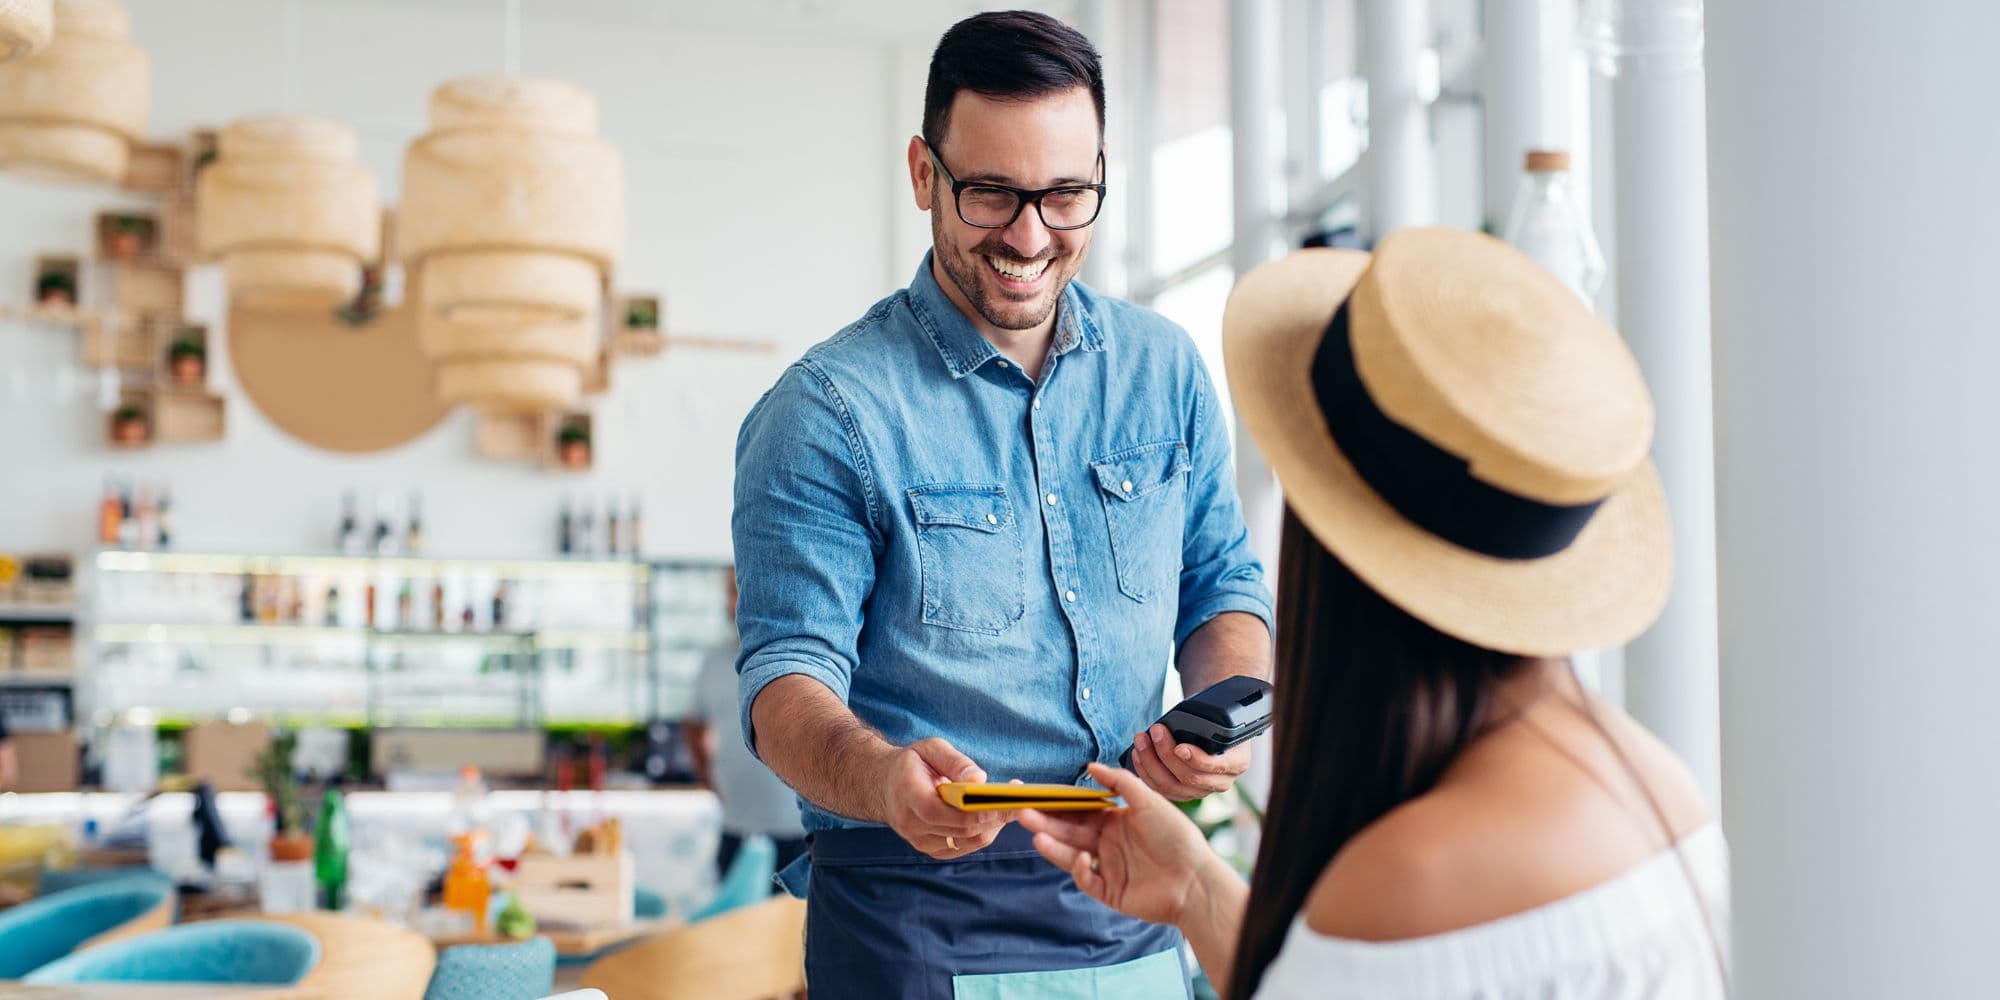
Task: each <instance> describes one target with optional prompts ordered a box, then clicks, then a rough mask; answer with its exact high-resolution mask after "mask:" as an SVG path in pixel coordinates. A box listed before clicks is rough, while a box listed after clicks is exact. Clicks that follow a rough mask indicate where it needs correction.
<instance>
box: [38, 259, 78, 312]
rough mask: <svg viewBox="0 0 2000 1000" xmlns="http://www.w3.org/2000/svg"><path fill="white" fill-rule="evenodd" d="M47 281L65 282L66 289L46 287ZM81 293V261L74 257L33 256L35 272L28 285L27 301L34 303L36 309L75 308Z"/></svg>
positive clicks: (57, 310)
mask: <svg viewBox="0 0 2000 1000" xmlns="http://www.w3.org/2000/svg"><path fill="white" fill-rule="evenodd" d="M49 282H66V283H67V290H66V291H64V290H62V289H61V288H60V287H56V288H51V287H46V286H47V283H49ZM82 293H83V262H82V261H79V260H77V259H76V258H75V257H37V258H35V274H34V277H33V278H32V279H31V280H30V282H29V285H28V301H29V302H31V303H34V307H35V308H36V309H46V310H49V311H54V312H61V311H64V310H71V309H75V308H76V307H77V304H78V303H79V302H80V301H81V300H82ZM64 299H67V301H63V300H64Z"/></svg>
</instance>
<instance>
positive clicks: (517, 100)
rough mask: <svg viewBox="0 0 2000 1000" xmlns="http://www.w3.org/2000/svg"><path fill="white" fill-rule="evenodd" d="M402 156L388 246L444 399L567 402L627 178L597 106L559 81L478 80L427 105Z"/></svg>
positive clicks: (613, 250) (451, 88) (527, 404)
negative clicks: (426, 117) (417, 133)
mask: <svg viewBox="0 0 2000 1000" xmlns="http://www.w3.org/2000/svg"><path fill="white" fill-rule="evenodd" d="M430 123H431V129H430V131H429V132H428V133H426V134H425V135H423V136H421V137H419V138H418V139H417V141H416V142H414V143H412V144H411V145H410V148H409V151H408V152H407V153H406V154H405V155H404V157H403V201H402V207H401V209H400V213H399V216H398V220H397V239H398V241H399V244H400V251H401V253H402V254H403V259H404V261H405V263H406V264H407V265H408V266H409V267H410V268H411V273H412V276H413V277H414V278H415V279H416V280H415V282H414V287H415V288H416V289H417V290H418V291H417V296H416V299H417V302H418V306H419V308H420V309H421V310H422V311H423V320H422V324H421V327H420V328H421V330H422V331H423V334H422V341H423V343H424V347H425V351H426V352H427V353H429V354H430V355H431V356H432V357H433V358H434V359H436V360H437V361H438V362H439V392H440V393H441V394H442V396H443V398H444V399H445V401H446V402H448V403H458V402H479V403H481V404H482V405H488V406H501V407H513V406H518V407H524V408H532V407H546V406H561V405H567V404H569V403H572V402H574V401H575V400H576V398H577V395H578V393H579V391H580V386H581V381H582V368H583V367H584V366H585V365H586V364H588V359H590V358H591V357H593V356H594V354H595V351H596V349H597V343H598V340H599V330H598V327H599V313H600V309H601V304H602V302H603V297H604V289H605V286H606V284H607V281H608V276H609V274H610V271H611V269H612V267H613V266H614V264H615V263H616V261H617V256H618V250H619V245H620V244H621V243H622V242H623V239H624V224H623V211H624V205H623V201H624V172H623V166H622V164H621V162H620V160H619V158H618V153H617V151H616V150H614V149H612V147H611V146H610V145H609V144H607V143H605V142H604V141H603V140H601V139H598V138H597V137H596V135H595V134H594V133H595V132H596V131H597V102H596V99H595V98H593V97H592V96H591V95H590V93H589V92H588V91H585V90H583V89H582V88H579V87H577V86H574V85H572V84H568V83H564V82H562V81H559V80H549V79H542V78H536V77H521V76H482V77H470V78H466V79H461V80H455V81H452V82H450V83H447V84H445V85H444V86H442V87H440V88H438V90H437V91H436V92H435V93H434V94H432V95H431V103H430Z"/></svg>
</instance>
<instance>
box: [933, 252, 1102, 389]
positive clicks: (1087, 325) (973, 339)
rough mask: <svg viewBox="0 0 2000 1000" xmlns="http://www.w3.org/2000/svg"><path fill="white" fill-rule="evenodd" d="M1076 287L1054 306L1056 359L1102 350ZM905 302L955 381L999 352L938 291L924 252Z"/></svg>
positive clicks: (1097, 331) (1098, 331)
mask: <svg viewBox="0 0 2000 1000" xmlns="http://www.w3.org/2000/svg"><path fill="white" fill-rule="evenodd" d="M1079 287H1080V286H1079V285H1078V283H1077V282H1075V281H1072V282H1070V283H1069V285H1068V287H1066V288H1064V289H1063V293H1062V300H1061V301H1060V302H1058V303H1057V304H1056V336H1055V343H1054V344H1053V345H1052V346H1051V348H1050V350H1051V351H1052V352H1053V353H1054V354H1056V355H1057V356H1061V355H1064V354H1068V353H1069V352H1070V351H1072V350H1074V349H1076V348H1079V347H1081V348H1083V349H1084V350H1086V351H1101V350H1103V349H1104V334H1103V331H1102V330H1101V329H1099V327H1098V325H1097V320H1096V318H1095V317H1094V316H1092V315H1091V312H1090V310H1089V309H1087V308H1085V307H1084V292H1082V291H1079ZM909 299H910V305H911V307H912V311H913V312H915V314H916V317H917V325H919V326H921V327H923V328H924V332H925V333H927V334H929V335H930V338H931V342H932V343H933V344H936V345H937V349H938V354H939V355H941V356H943V358H944V366H945V369H946V370H947V371H950V372H951V377H952V378H954V379H960V378H964V377H965V376H967V375H970V374H972V373H973V372H975V371H978V370H979V367H980V366H981V365H984V364H985V363H987V362H988V361H991V360H993V359H994V358H997V357H999V356H1000V349H999V348H997V347H994V346H993V343H992V341H989V340H987V339H986V338H985V337H982V336H980V335H979V331H978V330H975V329H973V327H972V321H971V320H969V319H967V318H965V314H964V313H962V312H959V311H958V306H957V305H956V304H954V303H953V302H952V301H951V299H950V298H949V297H948V296H946V295H945V293H944V289H943V288H940V287H938V283H937V276H936V275H934V274H932V273H931V254H930V253H929V252H926V253H925V254H924V260H923V263H922V264H919V265H918V266H917V275H916V277H915V278H912V279H911V280H910V287H909Z"/></svg>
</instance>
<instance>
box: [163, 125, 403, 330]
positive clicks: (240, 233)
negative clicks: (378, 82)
mask: <svg viewBox="0 0 2000 1000" xmlns="http://www.w3.org/2000/svg"><path fill="white" fill-rule="evenodd" d="M354 150H355V138H354V130H353V129H351V128H349V127H347V126H346V125H343V124H341V123H339V122H334V121H327V120H325V119H320V118H304V117H296V116H274V117H262V118H246V119H243V120H241V121H237V122H234V123H232V124H230V125H229V126H228V127H227V128H224V129H223V130H222V134H221V135H220V136H218V137H217V141H216V159H215V162H213V163H211V164H209V165H208V166H207V167H206V168H204V169H203V170H202V172H201V181H200V190H199V193H198V195H197V198H196V205H197V206H198V208H199V211H200V216H199V218H198V220H197V223H196V232H197V234H198V236H199V242H200V246H201V254H202V256H204V257H211V258H219V259H221V261H222V266H223V271H224V274H225V275H226V277H227V278H228V282H229V294H230V296H231V298H233V299H235V300H236V301H237V302H238V303H240V304H243V305H248V306H254V307H259V308H279V309H313V308H328V307H332V306H335V305H338V304H340V303H342V302H345V301H347V300H349V299H351V298H353V297H354V293H355V292H356V291H357V290H358V289H359V288H360V287H361V265H362V263H363V262H365V261H369V260H373V259H374V258H375V256H376V255H377V254H379V253H380V252H381V242H382V229H381V224H380V219H379V215H378V212H377V209H376V203H375V178H374V176H373V175H371V174H370V173H368V171H367V170H364V169H363V168H362V167H361V165H360V164H358V163H356V162H354Z"/></svg>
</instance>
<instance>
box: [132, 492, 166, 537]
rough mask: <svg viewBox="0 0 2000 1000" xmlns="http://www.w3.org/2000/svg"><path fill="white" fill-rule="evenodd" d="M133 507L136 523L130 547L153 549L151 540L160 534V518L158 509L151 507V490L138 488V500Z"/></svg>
mask: <svg viewBox="0 0 2000 1000" xmlns="http://www.w3.org/2000/svg"><path fill="white" fill-rule="evenodd" d="M133 507H134V516H135V517H136V518H137V519H138V523H137V525H136V526H135V527H134V530H133V537H132V547H133V548H135V549H150V548H152V547H153V540H154V539H155V538H157V537H159V534H160V516H159V511H158V509H157V508H155V507H154V506H153V488H152V487H150V486H141V487H139V488H138V500H137V501H136V502H134V504H133Z"/></svg>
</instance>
